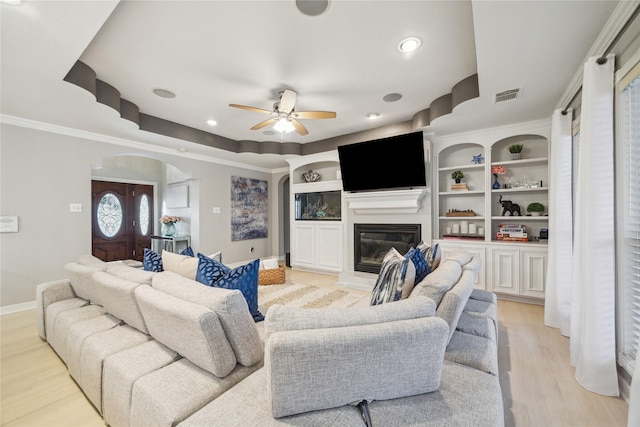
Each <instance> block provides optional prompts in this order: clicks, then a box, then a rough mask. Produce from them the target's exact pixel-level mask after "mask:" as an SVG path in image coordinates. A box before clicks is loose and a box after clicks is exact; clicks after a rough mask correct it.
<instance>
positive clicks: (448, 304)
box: [436, 261, 474, 339]
mask: <svg viewBox="0 0 640 427" xmlns="http://www.w3.org/2000/svg"><path fill="white" fill-rule="evenodd" d="M453 263H455V261H453ZM473 282H474V275H473V273H472V272H471V271H468V270H465V271H463V272H462V277H460V280H459V281H458V283H456V285H455V286H454V287H453V288H451V289H450V290H449V291H448V292H447V293H446V294H445V295H444V297H443V298H442V302H441V303H440V305H438V308H437V309H436V316H438V317H441V318H442V319H444V320H445V321H446V322H447V323H448V324H449V339H451V336H452V335H453V333H454V332H455V330H456V327H457V325H458V320H459V319H460V315H461V314H462V311H463V310H464V307H465V305H466V304H467V301H468V300H469V295H471V291H473V284H474V283H473Z"/></svg>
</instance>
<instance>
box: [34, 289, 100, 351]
mask: <svg viewBox="0 0 640 427" xmlns="http://www.w3.org/2000/svg"><path fill="white" fill-rule="evenodd" d="M75 298H76V293H75V292H74V291H73V286H72V285H71V281H69V279H61V280H54V281H51V282H44V283H40V284H38V285H37V286H36V313H37V318H36V323H37V326H38V335H40V338H42V339H43V340H45V339H47V331H46V329H47V327H46V325H45V323H46V317H47V311H48V309H49V305H51V304H54V303H56V302H61V301H64V300H67V299H75ZM77 299H78V300H83V299H82V298H77ZM83 301H84V304H87V303H88V301H87V300H83Z"/></svg>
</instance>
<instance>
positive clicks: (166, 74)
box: [0, 0, 618, 169]
mask: <svg viewBox="0 0 640 427" xmlns="http://www.w3.org/2000/svg"><path fill="white" fill-rule="evenodd" d="M617 3H618V2H617V1H612V0H608V1H605V0H602V1H544V2H540V1H515V0H514V1H473V2H470V1H395V0H393V1H392V0H389V1H346V0H332V1H331V2H330V5H329V8H328V9H327V11H326V12H324V13H323V14H321V15H320V16H316V17H310V16H306V15H303V14H302V13H300V11H298V9H297V8H296V2H295V1H294V0H286V1H285V0H281V1H266V0H260V1H193V2H192V1H120V2H118V1H86V2H84V1H39V2H35V1H29V0H23V3H22V4H21V5H19V6H10V5H6V4H2V6H1V9H0V14H1V26H0V30H1V36H2V41H1V51H0V54H1V87H0V89H1V92H0V106H1V113H2V115H3V116H2V118H3V121H5V122H8V123H22V124H24V125H29V126H30V125H33V126H36V127H38V126H42V125H41V123H45V124H48V125H53V126H55V127H59V129H61V130H64V129H66V128H71V129H76V130H79V131H83V132H89V133H90V134H89V135H95V134H97V135H101V138H102V139H105V140H109V141H113V142H116V143H122V144H124V145H127V144H129V143H134V144H148V145H152V146H153V147H155V149H157V150H164V151H165V152H172V153H179V152H176V151H175V150H179V149H183V150H186V152H183V153H179V154H180V155H190V156H197V157H199V158H204V157H216V158H220V159H224V160H226V161H233V162H238V163H246V164H251V165H255V166H257V167H262V168H266V169H274V168H281V167H285V166H286V165H287V164H286V162H285V161H284V159H285V158H286V157H287V156H282V155H273V154H250V153H241V154H234V153H230V152H227V151H223V150H220V149H215V148H211V147H208V146H204V145H201V144H196V143H192V142H187V141H182V140H179V139H176V138H170V137H166V136H161V135H157V134H153V133H150V132H146V131H142V130H140V129H138V127H137V126H136V125H135V124H134V123H132V122H130V121H128V120H125V119H122V118H121V117H120V116H119V114H118V113H117V112H116V111H115V110H112V109H111V108H109V107H107V106H105V105H102V104H99V103H97V102H96V101H95V98H94V97H93V95H91V94H90V93H89V92H87V91H85V90H84V89H82V88H80V87H78V86H75V85H73V84H70V83H67V82H65V81H63V78H64V77H65V75H66V74H67V72H68V71H69V70H70V69H71V67H72V66H73V65H74V63H75V62H76V61H77V60H81V61H82V62H84V63H86V64H87V65H89V66H90V67H91V68H92V69H93V70H94V71H95V72H96V74H97V78H98V79H100V80H102V81H104V82H106V83H108V84H110V85H112V86H114V87H115V88H116V89H117V90H118V91H119V92H120V94H121V97H122V98H124V99H126V100H128V101H131V102H133V103H134V104H136V105H137V106H138V107H139V108H140V111H141V112H142V113H145V114H148V115H152V116H156V117H159V118H162V119H165V120H169V121H172V122H176V123H180V124H183V125H186V126H189V127H193V128H196V129H200V130H203V131H205V132H210V133H213V134H216V135H220V136H223V137H225V138H229V139H232V140H236V141H243V140H252V141H260V142H262V141H281V142H299V143H313V142H316V141H321V140H324V139H327V138H333V137H337V136H341V135H345V134H351V133H354V132H360V131H364V130H368V129H372V128H377V127H381V126H387V125H392V124H396V123H400V122H406V121H408V120H411V119H412V117H413V115H414V114H415V113H417V112H418V111H420V110H423V109H426V108H429V106H430V104H431V103H432V102H433V101H434V100H435V99H437V98H439V97H441V96H443V95H445V94H447V93H449V92H451V89H452V87H453V86H454V85H455V84H456V83H458V82H459V81H460V80H462V79H464V78H466V77H469V76H471V75H473V74H476V73H477V74H478V79H479V87H480V97H478V98H475V99H472V100H469V101H466V102H464V103H462V104H460V105H459V106H458V107H456V108H455V109H454V111H453V113H452V114H449V115H445V116H442V117H440V118H438V119H436V120H434V121H433V122H432V123H431V125H429V126H427V127H425V128H424V131H425V132H433V133H435V134H436V135H444V134H451V133H458V132H463V131H469V130H474V129H480V128H486V127H493V126H499V125H504V124H510V123H518V122H524V121H530V120H538V119H544V118H548V117H550V115H551V113H552V111H553V109H554V108H555V106H556V103H557V102H558V100H559V99H560V97H561V95H562V93H563V91H564V90H565V89H566V88H567V86H568V85H569V83H570V81H571V78H572V77H573V75H574V73H575V72H576V70H577V69H578V68H579V67H580V66H581V64H582V62H583V61H584V59H585V56H586V54H587V52H588V50H589V48H590V47H591V45H592V44H593V43H594V41H595V40H596V37H597V36H598V34H599V33H600V31H601V29H602V27H603V26H604V24H605V22H606V21H607V19H608V17H609V16H610V15H611V13H612V12H613V10H614V8H615V7H616V5H617ZM410 35H415V36H418V37H420V38H421V39H422V41H423V45H422V47H421V49H420V50H419V51H417V52H416V53H414V54H412V55H410V56H407V55H403V54H401V53H400V52H399V51H398V50H397V48H396V47H397V44H398V42H399V41H400V40H401V39H402V38H403V37H406V36H410ZM154 88H164V89H168V90H171V91H173V92H175V93H176V94H177V97H176V98H174V99H164V98H160V97H158V96H156V95H154V94H153V93H152V90H153V89H154ZM285 88H290V89H293V90H295V91H296V92H297V93H298V97H297V103H296V110H297V111H308V110H328V111H335V112H336V113H337V118H335V119H326V120H301V122H302V123H303V124H304V125H305V126H306V127H307V128H308V130H309V135H307V136H299V135H297V134H296V133H290V134H285V135H284V136H282V135H280V134H276V135H266V134H265V133H264V132H263V131H269V130H272V129H271V128H270V127H268V128H263V129H260V130H257V131H252V130H249V129H250V128H251V127H252V126H253V125H255V124H257V123H258V122H261V121H263V120H265V119H267V118H269V116H266V115H264V114H260V113H256V112H251V111H245V110H240V109H234V108H230V107H229V106H228V105H229V104H230V103H236V104H243V105H249V106H254V107H258V108H264V109H271V107H272V105H273V103H274V102H275V101H277V93H278V91H280V90H282V89H285ZM514 88H519V89H521V94H520V96H519V98H518V99H517V100H516V101H511V102H506V103H502V104H495V103H494V102H493V98H494V95H495V94H496V93H497V92H501V91H504V90H508V89H514ZM389 93H400V94H402V99H401V100H400V101H397V102H391V103H390V102H384V101H383V100H382V98H383V96H384V95H386V94H389ZM369 112H377V113H380V114H381V116H380V118H379V119H378V120H376V121H371V120H369V119H367V118H366V115H367V113H369ZM208 119H215V120H216V121H217V122H218V125H217V126H215V127H210V126H208V125H207V124H206V123H205V122H206V120H208ZM34 122H38V123H34Z"/></svg>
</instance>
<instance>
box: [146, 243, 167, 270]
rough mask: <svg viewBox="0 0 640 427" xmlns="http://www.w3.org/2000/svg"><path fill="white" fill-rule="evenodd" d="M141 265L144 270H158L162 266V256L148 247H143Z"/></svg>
mask: <svg viewBox="0 0 640 427" xmlns="http://www.w3.org/2000/svg"><path fill="white" fill-rule="evenodd" d="M142 266H143V267H144V269H145V270H146V271H155V272H160V271H162V270H163V268H162V256H161V255H160V254H158V253H157V252H155V251H152V250H151V249H149V248H144V258H143V260H142Z"/></svg>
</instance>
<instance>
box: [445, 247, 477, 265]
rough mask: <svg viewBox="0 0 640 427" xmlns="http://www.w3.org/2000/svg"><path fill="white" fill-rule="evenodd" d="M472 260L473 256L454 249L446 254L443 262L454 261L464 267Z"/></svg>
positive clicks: (467, 252)
mask: <svg viewBox="0 0 640 427" xmlns="http://www.w3.org/2000/svg"><path fill="white" fill-rule="evenodd" d="M472 258H473V254H472V253H471V252H469V251H465V250H464V249H456V250H453V251H451V252H449V253H448V254H447V256H446V257H445V260H452V261H456V262H457V263H458V264H460V265H461V266H463V267H464V266H465V265H466V264H468V263H469V262H471V259H472Z"/></svg>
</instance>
